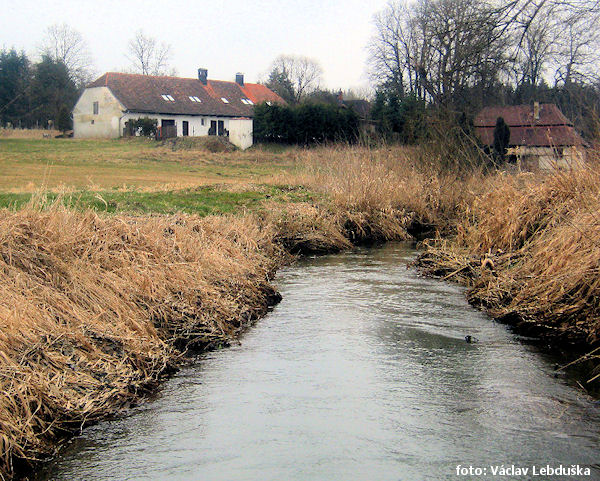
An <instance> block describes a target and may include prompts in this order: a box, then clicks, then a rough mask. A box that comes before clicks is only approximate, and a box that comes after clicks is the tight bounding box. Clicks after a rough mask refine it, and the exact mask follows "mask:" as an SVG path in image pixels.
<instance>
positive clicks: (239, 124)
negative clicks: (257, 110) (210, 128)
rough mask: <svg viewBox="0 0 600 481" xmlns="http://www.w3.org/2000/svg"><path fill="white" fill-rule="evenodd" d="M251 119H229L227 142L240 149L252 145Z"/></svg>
mask: <svg viewBox="0 0 600 481" xmlns="http://www.w3.org/2000/svg"><path fill="white" fill-rule="evenodd" d="M252 133H253V131H252V119H231V120H230V121H229V142H231V143H232V144H233V145H235V146H236V147H239V148H240V149H242V150H245V149H247V148H248V147H251V146H252Z"/></svg>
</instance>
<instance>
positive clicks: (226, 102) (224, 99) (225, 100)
mask: <svg viewBox="0 0 600 481" xmlns="http://www.w3.org/2000/svg"><path fill="white" fill-rule="evenodd" d="M221 100H222V101H223V103H224V104H228V103H229V100H227V99H226V98H225V97H221Z"/></svg>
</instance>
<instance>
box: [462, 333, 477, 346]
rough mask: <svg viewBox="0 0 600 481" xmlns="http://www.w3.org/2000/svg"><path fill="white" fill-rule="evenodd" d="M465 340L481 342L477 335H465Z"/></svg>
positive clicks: (470, 342) (468, 342)
mask: <svg viewBox="0 0 600 481" xmlns="http://www.w3.org/2000/svg"><path fill="white" fill-rule="evenodd" d="M465 341H467V344H474V343H476V342H479V339H477V338H476V337H473V336H470V335H467V336H465Z"/></svg>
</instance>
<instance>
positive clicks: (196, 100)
mask: <svg viewBox="0 0 600 481" xmlns="http://www.w3.org/2000/svg"><path fill="white" fill-rule="evenodd" d="M189 98H190V100H191V101H192V102H198V103H200V102H202V100H200V99H199V98H198V97H196V96H195V95H190V96H189Z"/></svg>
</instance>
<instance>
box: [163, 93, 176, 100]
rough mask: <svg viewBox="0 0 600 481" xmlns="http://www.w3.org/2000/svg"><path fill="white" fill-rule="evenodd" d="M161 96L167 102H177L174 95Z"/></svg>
mask: <svg viewBox="0 0 600 481" xmlns="http://www.w3.org/2000/svg"><path fill="white" fill-rule="evenodd" d="M161 97H162V98H163V100H164V101H166V102H175V99H174V98H173V97H172V96H170V95H168V94H162V95H161Z"/></svg>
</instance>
